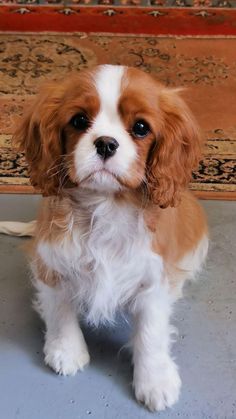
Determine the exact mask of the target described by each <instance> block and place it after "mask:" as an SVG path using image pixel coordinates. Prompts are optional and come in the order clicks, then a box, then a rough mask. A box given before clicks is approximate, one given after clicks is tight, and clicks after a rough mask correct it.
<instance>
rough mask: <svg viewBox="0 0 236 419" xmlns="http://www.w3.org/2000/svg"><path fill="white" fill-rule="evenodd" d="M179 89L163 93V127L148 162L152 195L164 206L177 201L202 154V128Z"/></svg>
mask: <svg viewBox="0 0 236 419" xmlns="http://www.w3.org/2000/svg"><path fill="white" fill-rule="evenodd" d="M177 92H178V90H170V89H165V90H163V92H162V93H161V95H160V99H159V106H160V108H161V111H162V127H161V129H160V132H159V134H158V136H157V140H156V143H155V144H154V145H153V148H152V151H151V152H150V157H149V160H148V162H147V179H148V189H149V195H150V198H151V200H152V201H153V202H154V203H156V204H158V205H159V206H160V207H162V208H166V207H168V206H172V207H173V206H176V205H177V204H178V202H179V199H180V192H181V190H183V189H184V188H185V187H186V186H187V185H188V183H189V181H190V179H191V174H192V171H193V170H194V168H196V167H197V165H198V162H199V159H200V155H201V135H200V130H199V128H198V125H197V123H196V121H195V119H194V117H193V115H192V114H191V112H190V110H189V109H188V107H187V105H186V104H185V103H184V101H183V100H182V99H181V98H180V96H179V94H178V93H177Z"/></svg>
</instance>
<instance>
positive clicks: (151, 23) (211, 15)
mask: <svg viewBox="0 0 236 419" xmlns="http://www.w3.org/2000/svg"><path fill="white" fill-rule="evenodd" d="M0 31H9V32H102V33H126V34H147V35H185V36H186V35H192V36H198V35H199V36H204V35H209V36H212V35H223V36H225V35H226V36H227V35H228V36H230V35H231V36H232V35H236V9H216V8H207V9H199V8H159V9H158V8H153V7H150V8H149V7H138V8H137V7H135V8H132V7H110V8H108V7H106V6H94V7H91V6H90V7H87V6H82V7H79V6H71V7H62V6H55V5H53V6H28V5H24V6H20V5H19V6H16V5H15V6H0Z"/></svg>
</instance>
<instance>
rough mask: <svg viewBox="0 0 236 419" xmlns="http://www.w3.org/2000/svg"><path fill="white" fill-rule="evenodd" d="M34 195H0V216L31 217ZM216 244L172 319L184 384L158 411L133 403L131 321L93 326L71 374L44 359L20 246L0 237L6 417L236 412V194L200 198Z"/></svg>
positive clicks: (1, 402)
mask: <svg viewBox="0 0 236 419" xmlns="http://www.w3.org/2000/svg"><path fill="white" fill-rule="evenodd" d="M37 201H38V198H37V197H32V196H17V195H14V196H10V195H1V196H0V219H1V220H3V219H9V220H22V221H24V220H30V219H32V218H33V217H34V214H35V211H36V208H37ZM202 204H203V206H204V207H205V209H206V211H207V214H208V218H209V224H210V229H211V248H210V254H209V259H208V263H207V267H206V270H205V272H203V273H202V275H201V280H200V281H198V282H195V283H192V284H188V285H187V286H186V288H185V294H186V298H185V299H183V300H181V301H179V302H178V304H177V306H176V311H175V315H174V319H173V322H174V324H175V325H176V326H177V327H178V329H179V338H178V341H177V342H176V343H175V345H174V347H173V353H174V356H175V357H176V360H177V362H178V364H179V366H180V373H181V377H182V381H183V390H182V394H181V398H180V401H179V403H178V404H177V405H176V406H175V407H174V408H173V409H172V410H167V411H165V412H163V413H161V414H152V413H149V412H147V411H146V410H145V409H144V408H143V407H141V406H139V405H138V404H136V402H135V401H134V399H133V395H132V391H131V386H130V383H131V379H132V370H131V366H130V359H129V356H128V355H127V353H126V352H125V351H123V352H121V354H120V355H119V356H118V355H117V353H118V350H119V348H120V347H121V346H122V345H123V344H124V343H125V342H126V341H127V338H128V336H129V332H130V331H129V326H128V325H127V324H125V323H124V322H123V323H122V321H121V322H120V323H119V324H118V326H117V328H116V329H114V328H112V329H109V330H107V329H101V330H99V331H92V330H88V329H86V327H85V335H86V339H87V341H88V344H89V348H90V353H91V358H92V362H91V364H90V366H89V367H88V368H87V369H86V370H85V371H84V372H83V373H79V374H77V375H76V376H75V377H73V378H64V377H60V376H57V375H56V374H54V373H53V372H52V371H51V370H50V369H48V368H46V367H45V366H44V364H43V356H42V345H43V332H42V330H43V325H42V323H41V321H40V320H39V319H38V317H37V315H36V314H35V313H34V312H33V310H32V309H31V303H30V301H31V296H32V289H31V286H30V283H29V280H28V274H27V266H26V261H25V259H24V256H23V253H22V251H21V250H20V248H19V246H20V245H21V244H22V243H23V242H24V240H23V239H19V238H12V237H6V236H1V237H0V258H1V265H0V266H1V269H0V342H1V345H0V407H1V410H0V412H1V413H0V417H1V418H2V419H13V418H18V419H85V418H86V419H88V418H89V417H91V418H94V419H126V418H127V419H145V418H151V417H158V418H160V419H164V418H177V417H178V418H197V419H201V418H214V419H216V418H217V419H223V418H227V419H231V418H236V264H235V257H236V238H235V232H236V229H235V226H236V202H216V201H211V202H202Z"/></svg>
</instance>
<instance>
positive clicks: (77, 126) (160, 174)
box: [14, 65, 200, 207]
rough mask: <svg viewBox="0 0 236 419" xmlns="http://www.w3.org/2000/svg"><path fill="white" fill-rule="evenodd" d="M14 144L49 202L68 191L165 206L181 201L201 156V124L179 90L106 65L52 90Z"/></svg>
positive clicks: (57, 84) (47, 88)
mask: <svg viewBox="0 0 236 419" xmlns="http://www.w3.org/2000/svg"><path fill="white" fill-rule="evenodd" d="M14 141H15V143H17V144H18V145H19V146H20V148H21V149H23V150H24V151H25V153H26V159H27V161H28V163H29V171H30V177H31V182H32V184H33V185H34V186H36V187H39V188H40V189H41V190H42V193H43V194H44V195H55V194H59V193H60V192H61V191H62V190H63V188H65V187H68V186H73V187H78V188H79V187H81V188H90V189H94V190H98V191H103V192H104V193H111V192H116V191H119V190H127V189H133V190H135V189H140V188H144V189H145V190H146V192H147V194H148V197H149V198H150V200H151V201H153V202H154V203H156V204H158V205H160V206H162V207H166V206H168V205H172V206H173V205H175V203H176V202H177V201H178V196H179V192H180V191H181V189H183V188H184V187H185V186H186V185H187V183H188V181H189V179H190V177H191V172H192V170H193V168H194V167H195V166H196V164H197V163H198V160H199V153H200V136H199V131H198V128H197V125H196V123H195V121H194V119H193V117H192V115H191V113H190V111H189V109H188V108H187V106H186V105H185V103H184V102H183V100H182V99H181V98H180V96H179V94H178V91H177V90H171V89H167V88H165V87H164V86H162V85H161V84H159V83H158V82H157V81H156V80H154V79H153V78H152V77H151V76H149V75H147V74H145V73H143V72H141V71H139V70H136V69H132V68H127V67H123V66H109V65H105V66H98V67H96V68H95V69H94V70H92V71H85V72H83V73H80V74H78V75H72V76H69V77H68V78H67V79H66V80H61V81H58V82H56V81H54V82H51V83H47V84H46V85H45V86H44V88H43V89H42V90H41V92H40V94H39V95H38V96H37V97H36V100H35V102H34V104H33V106H32V107H31V109H30V110H29V111H28V114H27V115H26V117H25V118H24V119H23V120H22V121H21V124H20V125H19V127H18V129H17V131H16V133H15V136H14Z"/></svg>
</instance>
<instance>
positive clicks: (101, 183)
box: [80, 170, 122, 193]
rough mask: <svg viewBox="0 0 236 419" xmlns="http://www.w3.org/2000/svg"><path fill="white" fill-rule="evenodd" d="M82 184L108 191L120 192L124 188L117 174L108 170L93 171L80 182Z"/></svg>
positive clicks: (96, 189)
mask: <svg viewBox="0 0 236 419" xmlns="http://www.w3.org/2000/svg"><path fill="white" fill-rule="evenodd" d="M80 186H81V187H83V188H86V189H92V190H95V191H98V192H106V193H109V192H118V191H120V190H121V189H122V185H121V183H120V182H119V180H118V179H117V178H116V176H115V175H113V174H112V173H110V172H108V171H106V170H99V171H97V172H93V173H91V175H89V176H87V177H86V179H84V180H83V181H82V182H81V183H80Z"/></svg>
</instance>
